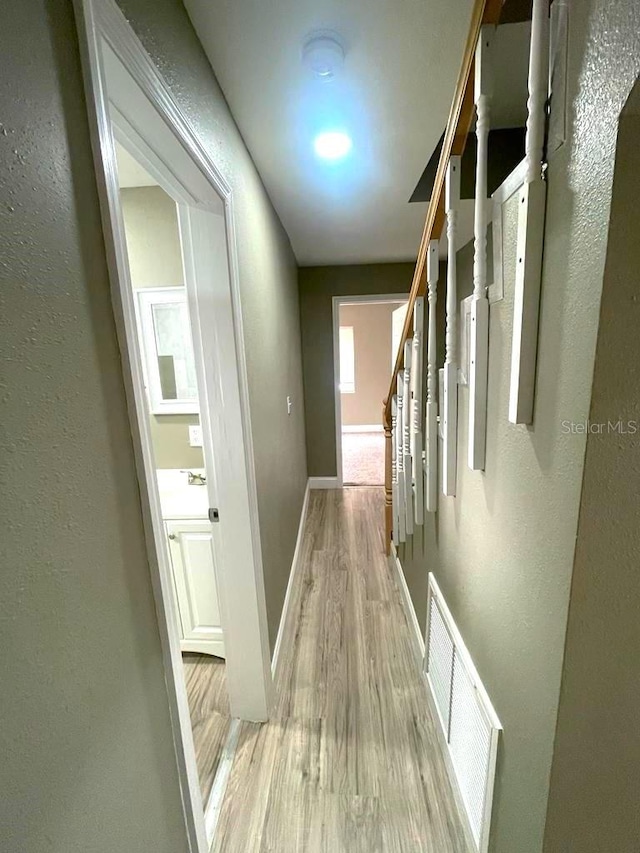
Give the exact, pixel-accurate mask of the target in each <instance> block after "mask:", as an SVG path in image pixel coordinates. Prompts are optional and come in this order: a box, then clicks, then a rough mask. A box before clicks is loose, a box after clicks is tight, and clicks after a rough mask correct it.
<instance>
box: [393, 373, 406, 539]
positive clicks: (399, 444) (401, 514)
mask: <svg viewBox="0 0 640 853" xmlns="http://www.w3.org/2000/svg"><path fill="white" fill-rule="evenodd" d="M397 385H398V389H397V392H396V405H397V414H396V428H395V437H396V477H397V480H398V542H405V541H406V538H407V523H406V519H407V501H406V494H405V487H406V480H405V476H404V376H403V374H402V373H398V378H397Z"/></svg>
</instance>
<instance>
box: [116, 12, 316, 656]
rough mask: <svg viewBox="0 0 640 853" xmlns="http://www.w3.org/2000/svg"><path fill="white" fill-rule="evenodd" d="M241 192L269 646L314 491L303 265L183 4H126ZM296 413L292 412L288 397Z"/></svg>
mask: <svg viewBox="0 0 640 853" xmlns="http://www.w3.org/2000/svg"><path fill="white" fill-rule="evenodd" d="M119 5H120V7H121V8H122V10H123V12H124V13H125V15H126V16H127V18H128V19H129V21H130V23H131V25H132V26H133V29H134V30H135V32H136V34H137V35H138V37H139V38H140V40H141V41H142V43H143V45H144V47H145V48H146V50H148V51H149V54H150V55H151V58H152V59H153V60H154V62H155V63H156V65H157V66H158V68H159V69H160V72H161V73H162V74H163V76H164V77H165V79H166V80H167V82H168V84H169V85H170V87H171V89H172V91H173V93H174V95H175V96H176V98H177V99H178V101H179V102H180V105H181V107H182V108H183V109H184V111H185V112H186V113H187V115H188V116H189V118H190V120H191V121H192V123H193V124H194V126H195V128H196V130H197V131H198V134H199V136H200V138H201V140H202V141H203V143H204V145H205V146H206V147H207V149H208V151H209V152H210V154H211V155H212V157H213V158H214V159H215V161H216V163H217V164H218V166H219V168H220V169H221V171H222V172H223V174H224V176H225V178H226V179H227V180H228V181H229V183H230V184H231V187H232V189H233V191H234V204H235V214H236V235H237V243H238V261H239V267H240V289H241V300H242V319H243V323H244V333H245V343H246V356H247V372H248V379H249V401H250V407H251V424H252V431H253V442H254V450H255V464H256V479H257V483H258V508H259V512H260V535H261V539H262V558H263V563H264V574H265V593H266V599H267V616H268V621H269V636H270V640H271V647H272V648H273V644H274V643H275V638H276V633H277V630H278V624H279V621H280V614H281V611H282V604H283V602H284V595H285V591H286V587H287V581H288V579H289V571H290V569H291V558H292V556H293V550H294V547H295V539H296V535H297V529H298V522H299V520H300V510H301V508H302V500H303V496H304V489H305V486H306V478H307V471H306V460H305V429H304V409H303V392H302V369H301V355H300V310H299V304H298V288H297V266H296V262H295V258H294V256H293V253H292V251H291V246H290V244H289V239H288V237H287V235H286V232H285V231H284V229H283V228H282V225H281V223H280V220H279V219H278V217H277V216H276V214H275V212H274V209H273V207H272V205H271V202H270V200H269V198H268V196H267V194H266V192H265V189H264V187H263V185H262V182H261V180H260V176H259V175H258V173H257V171H256V168H255V166H254V164H253V160H252V159H251V157H250V155H249V153H248V151H247V149H246V148H245V145H244V142H243V141H242V137H241V136H240V133H239V131H238V128H237V127H236V125H235V122H234V121H233V118H232V116H231V114H230V113H229V109H228V107H227V104H226V101H225V100H224V96H223V94H222V92H221V90H220V87H219V85H218V83H217V81H216V79H215V76H214V74H213V72H212V70H211V66H210V65H209V62H208V60H207V58H206V56H205V54H204V51H203V50H202V47H201V45H200V42H199V41H198V38H197V36H196V34H195V32H194V30H193V28H192V26H191V23H190V21H189V18H188V16H187V13H186V11H185V9H184V7H183V6H182V3H181V2H179V0H119ZM288 395H289V396H291V397H292V398H293V411H292V414H291V415H287V404H286V398H287V396H288Z"/></svg>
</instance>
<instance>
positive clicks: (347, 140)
mask: <svg viewBox="0 0 640 853" xmlns="http://www.w3.org/2000/svg"><path fill="white" fill-rule="evenodd" d="M352 145H353V143H352V142H351V137H350V136H349V134H347V133H344V132H343V131H341V130H331V131H327V132H325V133H319V134H318V135H317V136H316V138H315V139H314V141H313V148H314V150H315V152H316V154H317V155H318V157H321V158H322V159H323V160H333V161H336V160H342V158H343V157H346V156H347V154H348V153H349V151H351V148H352Z"/></svg>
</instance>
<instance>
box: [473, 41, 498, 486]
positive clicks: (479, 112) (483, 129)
mask: <svg viewBox="0 0 640 853" xmlns="http://www.w3.org/2000/svg"><path fill="white" fill-rule="evenodd" d="M494 31H495V27H493V26H486V25H485V26H484V27H482V29H481V30H480V37H479V39H478V45H477V47H476V68H475V104H476V136H477V140H478V144H477V147H476V192H475V215H474V244H473V245H474V254H473V300H472V302H471V315H470V318H469V322H470V324H471V328H470V333H471V334H470V341H469V350H470V358H469V362H470V363H469V444H468V463H469V468H471V469H472V470H474V471H483V470H484V464H485V448H486V441H487V370H488V360H489V300H488V299H487V161H488V141H489V108H490V102H491V69H490V64H491V59H492V58H491V43H492V40H493V33H494Z"/></svg>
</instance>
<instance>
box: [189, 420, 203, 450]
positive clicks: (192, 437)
mask: <svg viewBox="0 0 640 853" xmlns="http://www.w3.org/2000/svg"><path fill="white" fill-rule="evenodd" d="M189 444H190V445H191V447H202V427H201V426H200V424H189Z"/></svg>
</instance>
